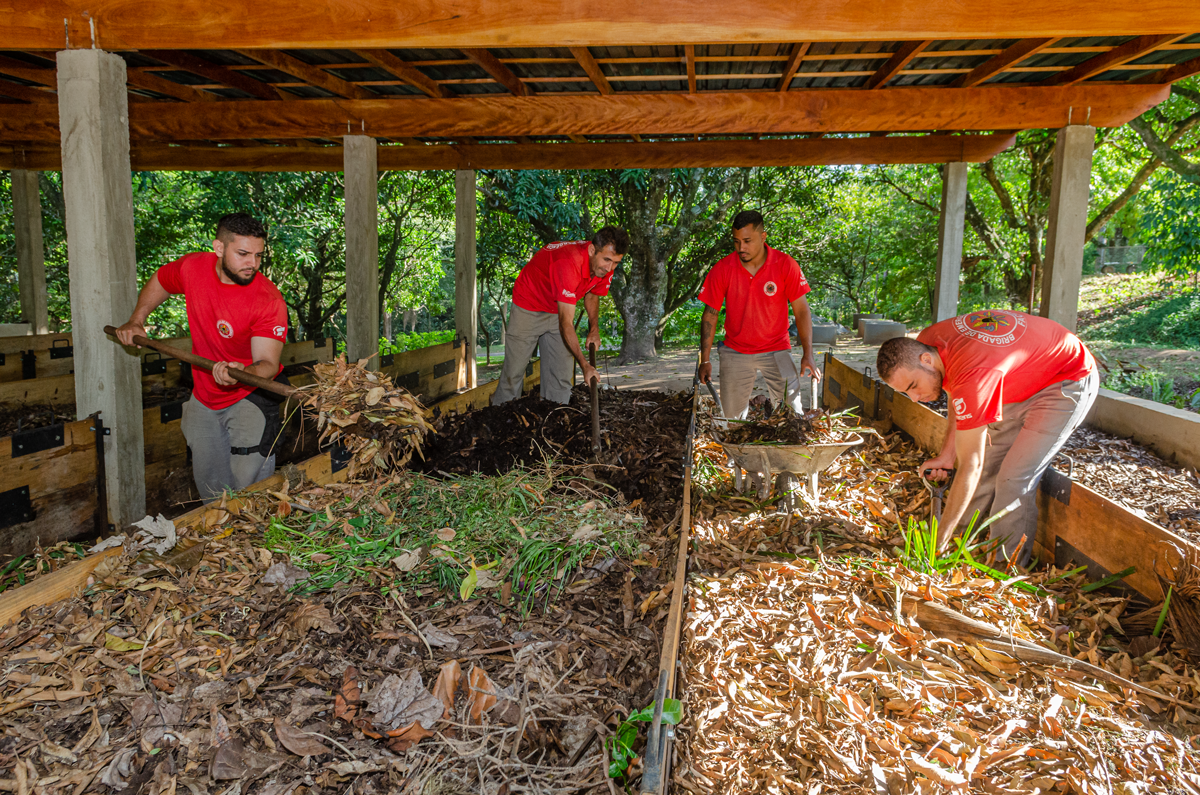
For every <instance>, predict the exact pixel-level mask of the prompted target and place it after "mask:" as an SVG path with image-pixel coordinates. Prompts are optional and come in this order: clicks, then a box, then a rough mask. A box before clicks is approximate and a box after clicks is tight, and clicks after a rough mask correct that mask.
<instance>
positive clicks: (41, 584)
mask: <svg viewBox="0 0 1200 795" xmlns="http://www.w3.org/2000/svg"><path fill="white" fill-rule="evenodd" d="M120 554H121V548H120V547H115V548H113V549H106V550H104V551H103V552H99V553H97V554H95V555H89V556H88V557H86V558H84V559H83V560H78V561H76V562H74V563H72V564H70V565H68V566H63V567H62V568H61V569H59V570H58V571H55V572H51V573H50V574H45V575H43V576H41V577H38V578H37V579H36V580H34V581H33V582H31V583H29V584H27V585H23V586H21V587H20V588H14V589H12V590H9V591H5V592H4V593H3V594H0V627H5V626H8V625H9V624H10V623H12V622H13V621H16V620H18V619H19V618H20V617H21V613H23V612H25V611H26V610H27V609H29V608H31V607H39V606H41V605H49V604H54V603H55V602H58V601H61V600H63V599H68V598H70V597H71V596H74V595H75V594H77V593H79V592H80V591H81V590H82V589H83V587H84V586H85V585H86V584H87V578H88V577H90V576H91V574H92V572H93V571H95V570H96V567H97V566H99V565H100V564H101V563H103V562H104V561H105V560H108V559H109V558H111V557H113V556H115V555H120Z"/></svg>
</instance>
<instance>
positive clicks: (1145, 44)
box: [1046, 33, 1187, 86]
mask: <svg viewBox="0 0 1200 795" xmlns="http://www.w3.org/2000/svg"><path fill="white" fill-rule="evenodd" d="M1185 35H1187V34H1182V33H1169V34H1166V35H1163V36H1138V37H1137V38H1136V39H1132V40H1130V41H1127V42H1125V43H1124V44H1122V45H1121V46H1120V47H1114V48H1113V49H1111V50H1109V51H1108V52H1106V53H1104V54H1102V55H1097V56H1096V57H1095V58H1089V59H1087V60H1086V61H1084V62H1083V63H1081V64H1079V65H1078V66H1076V67H1074V68H1072V69H1069V70H1067V71H1065V72H1062V73H1060V74H1057V75H1055V76H1054V77H1052V78H1050V79H1049V80H1047V81H1046V85H1051V86H1071V85H1075V84H1076V83H1082V82H1083V81H1084V80H1087V79H1088V78H1089V77H1095V76H1096V75H1098V74H1101V73H1103V72H1107V71H1108V70H1110V69H1115V68H1116V67H1118V66H1120V65H1121V64H1123V63H1126V62H1128V61H1133V60H1136V59H1137V58H1141V57H1142V56H1143V55H1145V54H1146V53H1149V52H1153V51H1154V50H1157V49H1158V48H1159V47H1162V46H1164V45H1167V44H1170V43H1171V42H1173V41H1175V40H1176V39H1179V38H1182V37H1183V36H1185Z"/></svg>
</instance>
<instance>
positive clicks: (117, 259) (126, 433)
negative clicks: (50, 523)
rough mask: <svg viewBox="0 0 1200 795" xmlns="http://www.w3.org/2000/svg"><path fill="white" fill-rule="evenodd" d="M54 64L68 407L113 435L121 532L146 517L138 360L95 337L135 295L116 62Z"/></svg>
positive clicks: (74, 59) (70, 56) (121, 85)
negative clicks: (66, 289)
mask: <svg viewBox="0 0 1200 795" xmlns="http://www.w3.org/2000/svg"><path fill="white" fill-rule="evenodd" d="M57 61H58V114H59V119H60V126H61V130H62V172H63V199H64V204H65V207H66V215H67V219H66V220H67V240H68V246H67V262H68V267H69V272H70V284H71V330H72V332H73V334H74V342H73V344H74V346H75V405H76V411H77V413H78V416H79V417H81V418H82V417H87V416H88V415H90V414H92V413H93V412H95V411H100V412H102V413H101V417H102V418H103V420H104V425H105V426H106V427H108V428H111V429H112V435H111V436H109V437H108V438H107V439H105V444H104V466H105V473H106V480H107V484H108V506H109V518H110V520H111V521H112V522H113V524H115V525H116V527H117V529H119V530H120V529H124V528H125V527H127V526H128V525H129V524H130V523H131V522H135V521H137V520H139V519H141V518H142V517H143V516H145V515H146V470H145V452H144V439H143V432H142V371H141V366H140V365H141V359H140V358H139V357H138V355H137V352H136V349H130V350H126V349H124V348H122V347H121V346H119V345H117V344H116V343H114V342H113V341H112V340H110V339H108V338H107V337H106V336H105V334H104V331H103V329H104V326H105V325H106V324H113V325H120V324H121V323H124V322H125V321H126V320H128V319H129V315H130V314H131V313H132V312H133V305H134V303H135V302H136V300H137V291H138V282H137V264H136V252H135V250H134V232H133V187H132V181H131V180H130V173H131V172H130V168H129V121H128V120H129V107H128V96H129V94H128V91H127V90H126V88H125V61H124V60H122V59H121V58H120V56H117V55H113V54H112V53H108V52H104V51H103V50H63V51H60V52H59V53H58V55H57Z"/></svg>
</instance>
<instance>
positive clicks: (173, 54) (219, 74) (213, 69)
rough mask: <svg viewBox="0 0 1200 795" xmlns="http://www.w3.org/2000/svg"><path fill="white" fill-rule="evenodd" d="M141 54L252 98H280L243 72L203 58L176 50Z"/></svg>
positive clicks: (277, 92)
mask: <svg viewBox="0 0 1200 795" xmlns="http://www.w3.org/2000/svg"><path fill="white" fill-rule="evenodd" d="M142 54H143V55H148V56H150V57H151V58H154V59H155V60H157V61H162V62H163V63H165V64H170V65H171V66H174V67H178V68H179V69H182V70H184V71H185V72H192V73H193V74H198V75H200V76H201V77H207V78H208V79H209V80H213V81H215V82H217V83H221V84H223V85H227V86H229V87H231V88H236V89H238V90H239V91H244V92H245V93H247V94H249V95H250V96H252V97H258V98H259V99H266V100H272V101H275V100H278V99H279V98H280V96H281V95H280V93H279V91H278V89H275V88H273V87H271V86H269V85H267V84H266V83H264V82H262V81H261V80H255V79H254V78H253V77H248V76H247V75H246V74H245V73H243V72H235V71H233V70H232V69H226V68H225V67H224V66H220V65H218V64H215V63H212V62H211V61H206V60H204V59H203V58H198V57H196V56H195V55H191V54H190V53H186V52H179V51H176V50H142Z"/></svg>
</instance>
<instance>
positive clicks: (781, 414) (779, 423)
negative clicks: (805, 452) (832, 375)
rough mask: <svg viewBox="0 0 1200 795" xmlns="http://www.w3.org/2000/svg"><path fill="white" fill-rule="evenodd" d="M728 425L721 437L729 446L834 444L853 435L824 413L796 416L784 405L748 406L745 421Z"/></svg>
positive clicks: (735, 421)
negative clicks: (773, 406)
mask: <svg viewBox="0 0 1200 795" xmlns="http://www.w3.org/2000/svg"><path fill="white" fill-rule="evenodd" d="M731 423H732V424H731V426H730V428H729V430H728V431H727V432H725V433H724V434H723V435H722V438H723V440H724V441H726V442H728V443H730V444H787V445H806V444H837V443H838V442H841V441H843V440H844V439H845V438H846V437H847V435H848V434H850V433H852V432H853V429H852V428H849V427H847V426H846V425H845V424H844V423H843V422H842V421H841V420H840V419H839V418H837V417H833V416H830V415H829V414H828V413H826V412H825V410H824V409H813V410H811V411H806V412H804V413H798V412H796V411H793V410H792V407H791V406H789V405H787V404H786V403H780V404H779V406H778V407H776V408H774V409H772V406H771V402H770V401H769V400H767V401H764V402H762V403H760V404H759V405H758V406H755V405H754V404H753V403H752V404H751V407H750V411H749V413H748V415H747V417H746V420H744V421H737V420H734V421H731Z"/></svg>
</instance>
